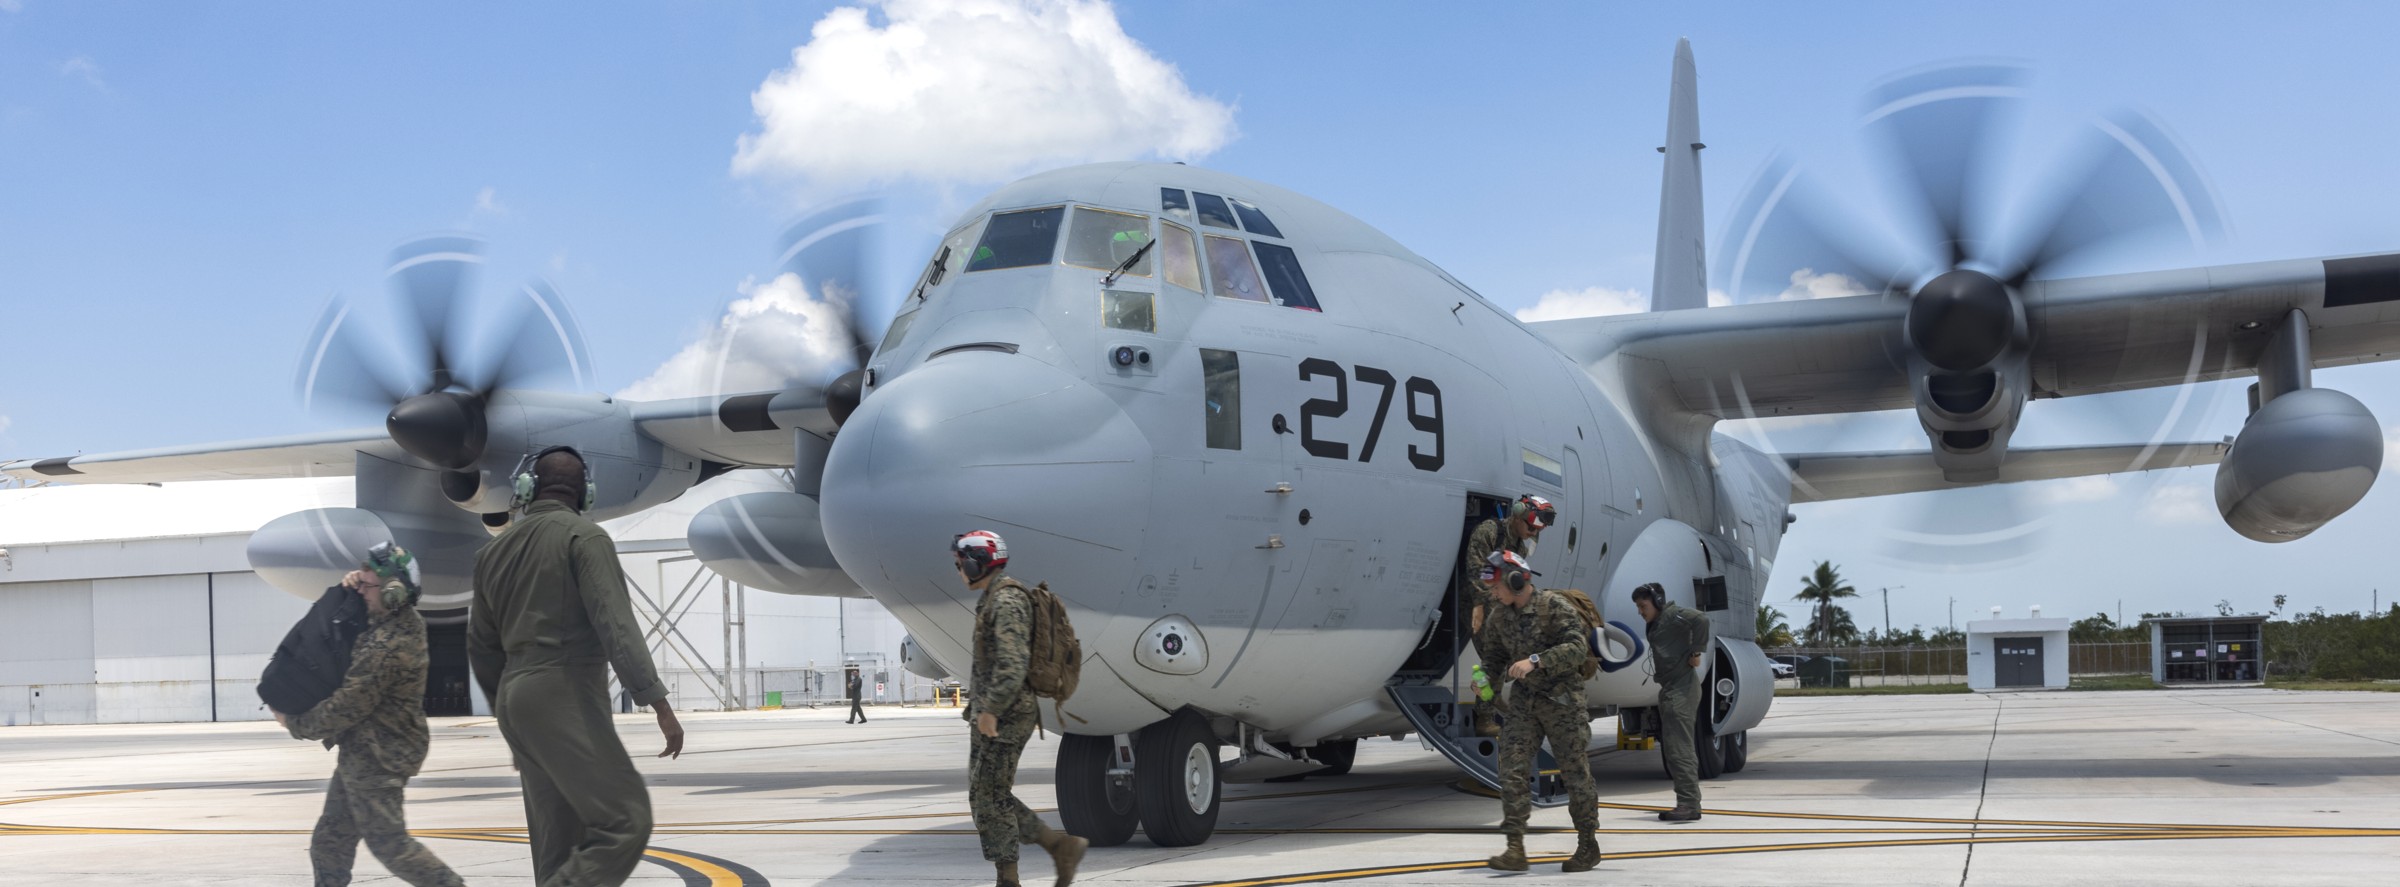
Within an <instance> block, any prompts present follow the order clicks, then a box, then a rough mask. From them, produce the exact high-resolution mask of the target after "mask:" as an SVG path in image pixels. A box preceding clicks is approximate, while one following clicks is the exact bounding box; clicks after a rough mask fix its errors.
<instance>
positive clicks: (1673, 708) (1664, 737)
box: [1658, 677, 1700, 810]
mask: <svg viewBox="0 0 2400 887" xmlns="http://www.w3.org/2000/svg"><path fill="white" fill-rule="evenodd" d="M1699 719H1700V681H1699V679H1698V678H1694V677H1686V678H1685V679H1683V680H1682V681H1680V682H1678V683H1675V684H1670V685H1668V686H1664V687H1660V688H1658V751H1659V754H1661V755H1664V756H1666V759H1667V775H1669V776H1672V777H1674V778H1675V806H1677V807H1690V808H1692V809H1694V810H1698V809H1700V752H1699V749H1697V748H1694V747H1693V746H1692V730H1693V729H1694V728H1695V727H1697V726H1698V724H1699Z"/></svg>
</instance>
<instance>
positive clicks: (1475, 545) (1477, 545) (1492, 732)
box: [1458, 500, 1534, 736]
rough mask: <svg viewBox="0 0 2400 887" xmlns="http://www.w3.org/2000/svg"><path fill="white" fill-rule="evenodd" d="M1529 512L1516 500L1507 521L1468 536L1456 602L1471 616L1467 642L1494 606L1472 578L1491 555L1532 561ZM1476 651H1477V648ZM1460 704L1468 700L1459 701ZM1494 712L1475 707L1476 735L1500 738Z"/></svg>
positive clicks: (1482, 527) (1488, 523) (1495, 520)
mask: <svg viewBox="0 0 2400 887" xmlns="http://www.w3.org/2000/svg"><path fill="white" fill-rule="evenodd" d="M1530 510H1531V509H1529V508H1527V507H1526V505H1525V502H1524V500H1518V501H1517V502H1515V503H1512V504H1510V505H1509V507H1508V517H1506V518H1492V519H1490V520H1486V521H1484V522H1483V523H1480V524H1477V525H1475V530H1474V532H1472V533H1469V534H1467V550H1466V554H1465V556H1464V557H1463V558H1462V559H1461V560H1460V566H1459V571H1458V576H1459V581H1460V582H1461V583H1463V584H1464V585H1465V586H1466V588H1465V593H1464V594H1461V595H1459V600H1461V601H1463V602H1465V604H1466V606H1467V612H1468V613H1469V614H1470V615H1469V616H1468V635H1469V637H1470V638H1472V637H1473V636H1474V635H1475V634H1477V633H1478V632H1480V631H1481V623H1482V620H1483V619H1484V616H1485V614H1487V613H1490V612H1491V611H1492V608H1493V607H1495V606H1497V605H1496V604H1494V603H1493V602H1492V597H1491V594H1490V593H1489V592H1487V591H1485V590H1484V587H1483V583H1482V582H1481V581H1479V580H1477V579H1476V578H1475V577H1476V576H1478V575H1481V574H1482V572H1483V568H1484V566H1485V564H1487V563H1488V562H1489V561H1490V560H1491V557H1492V552H1495V551H1513V552H1516V553H1517V556H1518V557H1521V558H1525V559H1527V560H1531V559H1533V543H1534V540H1533V538H1532V537H1530V536H1527V535H1525V533H1524V527H1525V514H1526V512H1528V511H1530ZM1478 650H1479V651H1480V647H1479V648H1478ZM1502 664H1503V665H1505V664H1506V663H1502ZM1485 670H1486V671H1489V670H1491V666H1489V665H1486V666H1485ZM1460 701H1461V702H1466V701H1470V700H1465V699H1462V700H1460ZM1495 708H1496V706H1492V705H1482V704H1479V705H1476V706H1475V733H1476V735H1479V736H1497V735H1499V733H1500V719H1499V718H1497V717H1495V716H1494V709H1495Z"/></svg>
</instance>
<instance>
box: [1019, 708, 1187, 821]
mask: <svg viewBox="0 0 2400 887" xmlns="http://www.w3.org/2000/svg"><path fill="white" fill-rule="evenodd" d="M1217 746H1218V742H1217V734H1216V731H1214V730H1212V729H1210V728H1209V725H1208V720H1207V719H1206V718H1203V717H1201V716H1200V713H1199V712H1195V711H1192V710H1191V709H1188V708H1187V709H1183V710H1180V711H1177V712H1176V713H1175V714H1174V715H1172V716H1170V717H1168V718H1167V719H1166V720H1164V721H1160V722H1158V723H1156V724H1152V725H1150V726H1148V727H1144V728H1142V730H1141V731H1140V732H1138V733H1136V734H1134V735H1133V736H1130V737H1109V736H1076V735H1072V734H1070V735H1068V736H1066V737H1065V738H1064V739H1063V741H1061V742H1060V743H1059V746H1058V815H1059V819H1060V820H1061V821H1063V822H1064V823H1065V824H1066V827H1067V831H1068V832H1069V833H1071V834H1074V835H1076V836H1077V837H1081V838H1084V839H1086V840H1089V841H1091V842H1092V843H1093V844H1094V845H1096V846H1101V847H1110V846H1115V845H1118V844H1122V843H1125V841H1126V840H1128V839H1130V838H1132V837H1133V831H1134V826H1135V825H1137V824H1138V825H1140V826H1141V829H1142V831H1144V832H1146V833H1148V834H1149V836H1150V841H1151V843H1154V844H1157V845H1158V846H1161V847H1190V846H1193V845H1195V844H1200V843H1202V842H1205V841H1207V840H1208V839H1209V836H1210V835H1213V834H1215V833H1216V830H1217V810H1218V808H1219V807H1220V806H1221V804H1222V801H1223V792H1224V787H1223V785H1222V784H1221V783H1220V782H1219V781H1218V779H1217ZM1128 758H1130V760H1128Z"/></svg>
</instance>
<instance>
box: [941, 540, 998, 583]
mask: <svg viewBox="0 0 2400 887" xmlns="http://www.w3.org/2000/svg"><path fill="white" fill-rule="evenodd" d="M964 538H967V534H965V533H960V534H958V535H956V536H952V537H950V555H951V557H954V558H957V559H959V560H963V561H966V562H968V563H971V564H974V565H975V573H974V574H973V575H971V576H968V577H967V581H969V582H973V581H976V580H979V579H982V578H983V577H985V576H987V575H990V574H991V572H992V551H991V549H988V548H985V547H983V546H980V545H977V546H972V547H968V548H960V547H958V540H960V539H964Z"/></svg>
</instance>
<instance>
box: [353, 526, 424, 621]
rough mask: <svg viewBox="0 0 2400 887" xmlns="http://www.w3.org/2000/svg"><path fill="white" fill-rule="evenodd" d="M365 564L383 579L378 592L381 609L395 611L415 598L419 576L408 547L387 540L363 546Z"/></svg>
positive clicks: (414, 558) (414, 559)
mask: <svg viewBox="0 0 2400 887" xmlns="http://www.w3.org/2000/svg"><path fill="white" fill-rule="evenodd" d="M365 566H366V568H367V569H369V570H371V571H374V573H375V577H376V578H378V579H381V580H383V588H382V591H381V593H382V596H383V597H382V600H383V608H384V609H385V610H389V611H397V610H399V609H401V608H403V607H406V606H408V605H410V604H413V603H416V602H417V589H418V587H419V586H418V584H417V583H418V582H419V581H421V578H420V576H419V574H418V572H417V559H416V556H415V555H412V554H409V553H408V549H405V548H401V547H400V546H398V545H395V544H392V543H390V542H379V543H376V545H375V547H374V548H370V549H368V550H367V561H366V564H365Z"/></svg>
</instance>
